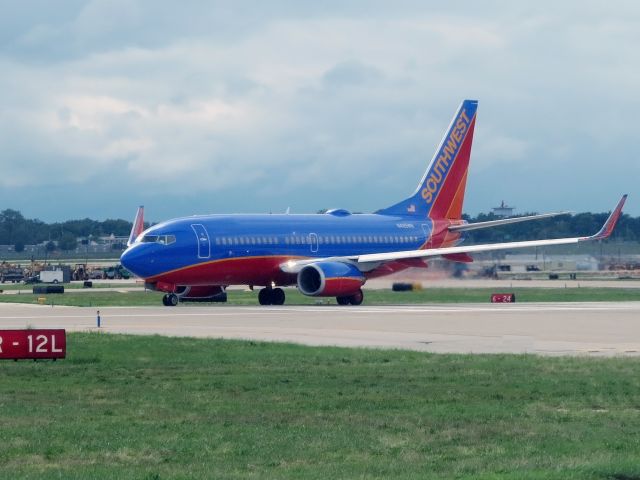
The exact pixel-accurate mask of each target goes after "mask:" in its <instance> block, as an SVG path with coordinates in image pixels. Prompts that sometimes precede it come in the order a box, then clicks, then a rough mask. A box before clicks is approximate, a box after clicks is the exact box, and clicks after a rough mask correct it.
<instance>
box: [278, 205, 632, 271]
mask: <svg viewBox="0 0 640 480" xmlns="http://www.w3.org/2000/svg"><path fill="white" fill-rule="evenodd" d="M626 199H627V195H623V196H622V198H621V199H620V201H619V202H618V204H617V205H616V208H615V209H614V210H613V211H612V212H611V214H610V215H609V218H607V221H606V222H605V223H604V225H603V226H602V228H601V229H600V230H599V231H598V233H596V234H595V235H591V236H588V237H574V238H556V239H550V240H531V241H524V242H507V243H492V244H484V245H467V246H458V247H445V248H432V249H425V250H407V251H399V252H387V253H371V254H365V255H356V256H350V257H333V258H323V259H304V260H297V261H288V262H286V263H284V264H282V265H281V266H280V268H281V269H282V270H283V271H285V272H288V273H297V272H299V271H300V270H301V269H302V267H304V266H305V265H308V264H310V263H315V262H319V261H343V262H349V263H353V264H355V265H356V266H357V267H358V268H359V269H360V270H361V271H363V272H366V271H370V270H373V269H374V268H376V267H377V266H379V265H381V264H383V263H386V262H393V261H396V260H406V259H411V258H429V257H439V256H443V255H459V254H463V253H478V252H491V251H495V250H507V249H508V250H512V249H518V248H531V247H545V246H550V245H569V244H576V243H581V242H588V241H593V240H603V239H605V238H607V237H609V235H611V232H613V229H614V227H615V225H616V223H617V221H618V219H619V218H620V215H621V214H622V207H623V206H624V202H625V201H626Z"/></svg>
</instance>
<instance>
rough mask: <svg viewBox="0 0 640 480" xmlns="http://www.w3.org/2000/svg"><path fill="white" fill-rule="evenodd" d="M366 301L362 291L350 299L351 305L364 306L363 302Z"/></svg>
mask: <svg viewBox="0 0 640 480" xmlns="http://www.w3.org/2000/svg"><path fill="white" fill-rule="evenodd" d="M363 300H364V293H362V290H358V291H357V292H356V293H354V294H353V295H351V296H350V297H349V303H350V304H351V305H362V301H363Z"/></svg>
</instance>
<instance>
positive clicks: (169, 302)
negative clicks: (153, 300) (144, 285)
mask: <svg viewBox="0 0 640 480" xmlns="http://www.w3.org/2000/svg"><path fill="white" fill-rule="evenodd" d="M178 303H180V299H179V298H178V295H176V294H175V293H167V294H165V295H164V296H163V297H162V304H163V305H164V306H165V307H175V306H176V305H178Z"/></svg>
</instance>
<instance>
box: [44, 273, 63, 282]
mask: <svg viewBox="0 0 640 480" xmlns="http://www.w3.org/2000/svg"><path fill="white" fill-rule="evenodd" d="M40 281H41V282H42V283H62V282H63V281H64V272H63V271H62V270H42V271H41V272H40Z"/></svg>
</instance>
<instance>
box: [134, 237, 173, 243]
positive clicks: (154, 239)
mask: <svg viewBox="0 0 640 480" xmlns="http://www.w3.org/2000/svg"><path fill="white" fill-rule="evenodd" d="M140 242H142V243H160V244H162V245H171V244H172V243H176V236H175V235H145V236H143V237H142V239H141V240H140Z"/></svg>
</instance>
